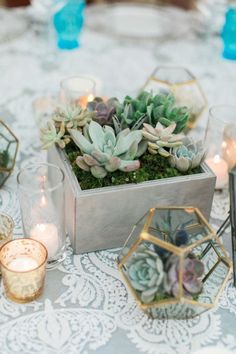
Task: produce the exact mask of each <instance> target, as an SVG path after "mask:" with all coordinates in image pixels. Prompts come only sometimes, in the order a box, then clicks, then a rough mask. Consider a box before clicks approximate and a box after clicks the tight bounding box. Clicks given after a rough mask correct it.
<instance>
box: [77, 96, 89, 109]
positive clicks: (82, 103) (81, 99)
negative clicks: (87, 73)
mask: <svg viewBox="0 0 236 354" xmlns="http://www.w3.org/2000/svg"><path fill="white" fill-rule="evenodd" d="M93 99H94V96H93V95H92V94H89V95H84V96H80V97H79V98H78V99H77V100H75V104H78V105H79V106H80V107H81V108H83V109H85V108H86V107H87V104H88V102H91V101H92V100H93Z"/></svg>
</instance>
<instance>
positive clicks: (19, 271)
mask: <svg viewBox="0 0 236 354" xmlns="http://www.w3.org/2000/svg"><path fill="white" fill-rule="evenodd" d="M47 255H48V253H47V249H46V248H45V246H44V245H43V244H42V243H40V242H38V241H36V240H33V239H27V238H20V239H16V240H12V241H9V242H7V243H6V244H5V245H4V246H3V247H2V248H1V251H0V263H1V269H2V278H3V284H4V289H5V295H6V297H7V298H9V299H10V300H12V301H14V302H18V303H27V302H30V301H33V300H35V299H37V298H38V297H39V296H40V295H41V293H42V291H43V287H44V279H45V272H46V270H45V266H46V262H47Z"/></svg>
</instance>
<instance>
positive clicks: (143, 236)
mask: <svg viewBox="0 0 236 354" xmlns="http://www.w3.org/2000/svg"><path fill="white" fill-rule="evenodd" d="M181 209H182V210H185V211H187V210H188V211H189V212H195V213H196V215H197V216H198V218H199V220H200V221H201V222H202V225H204V226H205V227H206V228H207V229H208V230H209V234H208V235H207V236H206V237H204V238H202V239H201V240H197V241H196V242H194V243H192V244H191V245H188V246H187V247H178V246H175V245H173V244H171V243H169V242H167V240H166V237H167V236H166V235H164V240H161V239H159V238H157V237H155V236H153V235H151V233H150V232H149V231H148V230H149V228H150V224H151V220H152V217H153V215H154V212H155V210H181ZM136 225H137V224H136ZM136 225H135V226H134V228H133V230H132V232H131V234H130V236H131V235H132V233H133V231H134V229H135V227H136ZM196 225H197V224H196ZM196 225H190V227H189V228H188V227H186V228H185V230H186V231H187V230H189V229H190V228H193V227H194V226H196ZM207 241H208V244H207V245H206V247H205V248H204V250H203V251H202V253H201V255H200V257H199V259H200V260H201V259H203V257H204V256H205V255H206V254H207V253H208V252H209V251H210V249H213V250H214V252H215V254H216V255H217V257H218V260H217V262H216V263H215V264H214V265H213V266H212V267H211V269H210V270H209V271H208V272H207V273H206V274H205V275H204V278H203V279H202V282H203V284H204V283H205V281H206V280H207V279H208V278H209V277H210V275H211V274H212V273H213V272H214V270H215V269H216V267H217V266H218V265H219V264H220V262H222V263H223V264H224V265H225V266H226V267H227V268H228V271H227V274H226V275H225V277H224V281H223V282H222V285H221V286H220V288H219V290H218V292H217V294H216V295H215V299H214V301H213V302H212V303H201V302H199V301H196V300H192V299H188V298H186V297H184V294H183V285H182V281H183V264H184V259H185V256H186V255H187V254H189V252H191V251H192V250H193V249H194V248H196V247H198V246H200V245H201V244H203V243H205V242H207ZM212 241H214V244H213V242H212ZM128 242H129V238H128V239H127V241H126V243H125V245H124V248H125V247H126V245H127V244H128ZM142 242H149V243H152V244H154V245H156V246H159V247H161V248H163V249H165V250H167V251H169V252H171V253H173V254H175V255H176V256H178V257H179V260H180V263H179V264H180V271H179V289H180V291H179V294H178V296H177V297H175V298H170V299H165V300H159V301H154V302H151V303H149V304H144V303H142V302H141V301H140V298H139V296H138V294H137V292H136V290H134V289H133V287H132V285H131V283H130V280H129V278H128V277H127V275H126V274H125V271H124V267H125V264H126V262H127V261H128V259H129V258H130V257H131V256H132V254H133V253H134V252H135V250H136V249H137V247H138V246H139V245H140V244H141V243H142ZM218 247H219V249H220V252H219V249H217V248H218ZM221 253H222V254H221ZM118 269H119V270H120V272H121V274H122V276H123V278H124V280H125V282H126V284H127V286H128V289H129V290H130V291H131V293H132V294H133V296H134V298H135V300H136V302H137V304H138V306H139V307H140V308H141V309H142V310H144V311H147V310H150V309H153V308H159V307H160V308H161V307H162V306H164V305H177V304H186V305H193V306H199V307H202V308H203V311H202V312H204V309H205V311H206V310H208V309H211V308H213V307H214V306H215V305H216V304H217V302H218V299H219V297H220V295H221V294H222V291H223V290H224V288H225V285H226V283H227V281H228V279H229V277H230V274H231V272H232V261H231V260H230V258H229V257H228V256H227V253H226V252H225V249H224V247H223V246H222V244H221V243H220V242H219V240H218V236H217V235H216V233H215V231H214V230H213V228H212V227H211V226H210V225H209V223H208V222H207V220H206V219H205V217H204V216H203V215H202V213H201V212H200V211H199V210H198V209H197V208H194V207H174V206H172V207H157V208H152V209H150V210H149V212H148V213H147V215H146V222H145V224H144V226H143V228H142V231H141V232H140V234H139V236H138V238H137V239H136V241H135V242H134V243H133V244H132V246H131V247H130V248H129V251H128V252H127V253H125V255H124V256H122V255H121V256H120V257H119V259H118ZM147 312H148V311H147ZM193 317H194V316H193Z"/></svg>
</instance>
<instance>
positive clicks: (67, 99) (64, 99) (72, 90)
mask: <svg viewBox="0 0 236 354" xmlns="http://www.w3.org/2000/svg"><path fill="white" fill-rule="evenodd" d="M95 89H96V82H95V81H94V80H93V79H91V78H90V77H86V76H71V77H68V78H66V79H64V80H62V81H61V83H60V101H61V103H62V104H74V105H79V106H81V108H86V106H87V103H88V102H90V101H92V100H93V99H94V97H95Z"/></svg>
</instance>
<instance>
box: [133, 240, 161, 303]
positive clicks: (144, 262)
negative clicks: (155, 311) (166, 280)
mask: <svg viewBox="0 0 236 354" xmlns="http://www.w3.org/2000/svg"><path fill="white" fill-rule="evenodd" d="M127 276H128V278H129V280H130V282H131V285H132V286H133V288H134V289H135V290H137V291H138V293H139V294H140V299H141V301H142V302H143V303H144V304H148V303H151V302H152V301H153V300H154V299H155V296H156V295H157V294H158V292H159V290H160V288H161V286H162V281H163V277H164V270H163V263H162V260H161V258H160V257H159V256H158V255H157V254H156V253H155V252H153V251H151V250H149V249H148V248H147V247H145V246H144V245H140V246H138V248H137V250H136V252H135V253H134V254H133V255H132V256H131V258H130V259H129V261H128V263H127Z"/></svg>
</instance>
